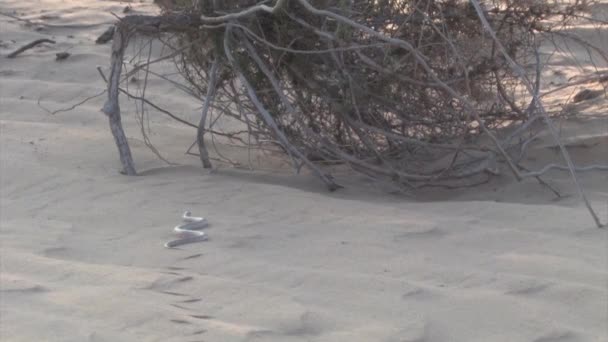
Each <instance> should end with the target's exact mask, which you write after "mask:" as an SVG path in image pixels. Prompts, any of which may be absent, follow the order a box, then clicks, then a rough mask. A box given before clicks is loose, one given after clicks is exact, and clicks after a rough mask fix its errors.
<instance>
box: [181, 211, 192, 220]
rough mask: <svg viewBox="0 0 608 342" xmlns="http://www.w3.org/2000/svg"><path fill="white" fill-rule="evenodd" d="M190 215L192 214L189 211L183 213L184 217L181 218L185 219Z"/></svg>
mask: <svg viewBox="0 0 608 342" xmlns="http://www.w3.org/2000/svg"><path fill="white" fill-rule="evenodd" d="M191 215H192V213H191V212H190V211H189V210H186V211H184V215H183V216H182V217H183V218H187V217H190V216H191Z"/></svg>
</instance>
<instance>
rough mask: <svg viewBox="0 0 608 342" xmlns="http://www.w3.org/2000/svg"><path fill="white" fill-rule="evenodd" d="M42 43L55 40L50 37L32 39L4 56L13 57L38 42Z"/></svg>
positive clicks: (52, 42)
mask: <svg viewBox="0 0 608 342" xmlns="http://www.w3.org/2000/svg"><path fill="white" fill-rule="evenodd" d="M42 43H49V44H55V41H54V40H51V39H46V38H42V39H37V40H34V41H33V42H31V43H29V44H25V45H23V46H22V47H20V48H18V49H17V50H15V51H13V52H11V53H9V54H8V55H6V58H15V57H17V56H18V55H19V54H21V53H22V52H24V51H27V50H29V49H31V48H33V47H35V46H36V45H39V44H42Z"/></svg>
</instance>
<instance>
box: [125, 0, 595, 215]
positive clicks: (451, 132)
mask: <svg viewBox="0 0 608 342" xmlns="http://www.w3.org/2000/svg"><path fill="white" fill-rule="evenodd" d="M585 6H586V3H585V2H580V1H578V0H577V1H574V2H572V3H563V2H558V1H555V2H553V1H547V0H538V1H536V0H495V1H481V2H478V1H477V0H472V1H470V2H469V1H462V0H418V1H415V0H276V1H253V0H230V1H213V0H194V1H193V0H188V1H186V0H181V1H163V2H162V4H161V7H162V8H163V14H162V15H161V16H159V17H141V16H140V17H137V16H131V17H127V18H124V19H123V20H122V21H121V23H120V24H119V26H120V27H121V29H120V30H119V32H134V31H137V32H143V31H146V32H148V33H150V32H155V33H159V34H160V33H162V32H174V33H176V34H175V37H176V38H174V39H173V40H174V41H175V42H176V43H175V44H174V46H182V47H184V48H180V49H179V50H178V49H175V48H174V50H176V51H178V52H179V53H177V54H176V55H175V56H174V57H175V59H176V64H177V66H178V68H179V71H180V73H181V75H182V76H183V77H184V79H185V80H186V82H187V83H188V85H189V89H191V90H192V91H193V92H194V93H195V95H196V96H198V97H199V98H201V99H204V105H203V112H202V116H201V120H200V123H199V125H198V134H197V141H198V146H199V152H200V158H201V162H202V163H203V166H204V167H211V162H210V159H209V155H208V153H207V149H206V146H205V142H204V139H203V137H204V135H205V131H206V130H207V126H208V125H207V123H206V121H207V117H208V113H209V112H210V111H213V110H218V111H220V112H221V114H222V115H226V116H229V117H231V118H233V119H236V120H238V121H240V122H242V123H243V124H244V125H245V126H246V127H247V129H246V131H245V132H244V134H245V135H248V136H249V137H250V138H251V137H253V142H252V143H249V142H248V143H246V144H248V145H254V146H259V145H258V144H259V142H260V141H269V140H270V141H274V142H276V144H277V145H278V146H280V147H281V148H282V150H283V151H284V152H285V155H286V156H288V157H289V158H291V160H292V162H293V164H294V167H296V168H298V169H299V168H300V167H302V166H306V167H307V168H308V169H310V170H312V171H313V172H314V173H315V174H317V175H318V176H319V177H320V178H321V179H322V180H323V181H324V182H325V183H326V184H327V186H328V187H329V188H330V189H332V190H333V189H336V188H338V187H339V186H338V185H337V183H336V182H335V181H334V179H333V178H332V176H331V175H330V174H329V173H328V170H329V168H327V167H325V166H324V165H327V164H330V163H331V164H341V165H347V166H349V167H351V168H352V169H354V170H356V171H358V172H361V173H363V174H366V175H368V176H370V177H373V178H376V179H388V180H390V181H392V182H393V183H394V184H395V185H397V186H400V187H406V188H413V189H416V188H419V187H422V186H429V185H432V186H436V185H445V184H454V183H455V184H470V183H471V182H472V183H475V182H481V181H484V180H485V179H487V177H489V176H490V175H492V174H497V173H499V172H500V168H499V163H505V164H506V165H507V166H508V168H509V169H510V171H511V172H512V173H513V174H514V175H515V177H516V178H518V179H521V178H525V177H539V176H540V175H539V174H538V173H535V172H530V173H527V172H525V171H524V170H525V169H524V168H523V167H522V166H521V165H520V161H521V159H522V158H521V157H522V155H523V154H524V150H525V147H526V145H527V144H528V143H529V142H530V140H531V139H533V137H534V136H535V133H536V132H535V131H533V130H532V129H531V127H532V125H531V123H532V122H535V121H545V122H546V123H548V124H549V125H550V117H549V116H548V115H547V113H546V111H545V109H544V108H543V105H542V102H541V101H540V97H539V92H540V86H541V81H540V78H541V69H542V57H541V56H540V53H539V46H541V44H543V43H544V42H545V41H546V39H547V37H555V36H556V35H558V36H559V35H561V34H562V33H560V27H563V26H565V25H568V24H569V23H570V21H572V20H576V19H577V18H578V17H580V16H581V13H582V11H583V10H584V9H585ZM144 27H145V28H146V29H145V30H144V29H143V28H144ZM579 43H581V44H587V43H585V42H579ZM586 47H587V48H591V49H595V50H597V51H599V52H600V53H601V56H602V57H603V58H605V55H604V54H603V51H601V49H599V48H597V47H593V46H592V45H590V44H589V45H587V46H586ZM219 101H222V102H223V103H229V104H230V105H228V106H217V105H216V104H217V103H218V102H219ZM242 134H243V132H239V133H238V134H237V133H235V134H232V135H231V137H237V136H240V135H242ZM241 141H242V142H243V143H245V140H243V139H242V140H241ZM563 152H564V156H565V158H566V161H567V162H568V164H569V165H568V166H569V167H570V169H571V170H574V166H573V165H571V162H570V161H569V157H568V155H567V151H566V150H565V149H563ZM573 176H574V178H575V180H576V175H575V174H574V173H573ZM463 181H464V183H462V182H463ZM581 196H583V198H584V194H583V193H582V192H581ZM592 212H593V211H592ZM594 218H596V222H597V223H598V224H599V220H598V219H597V217H594Z"/></svg>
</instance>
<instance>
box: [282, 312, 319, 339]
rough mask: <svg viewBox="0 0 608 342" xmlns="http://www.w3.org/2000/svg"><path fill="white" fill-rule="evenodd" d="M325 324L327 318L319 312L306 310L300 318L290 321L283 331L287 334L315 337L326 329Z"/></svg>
mask: <svg viewBox="0 0 608 342" xmlns="http://www.w3.org/2000/svg"><path fill="white" fill-rule="evenodd" d="M325 324H326V320H325V319H323V317H321V316H320V315H319V314H316V313H314V312H310V311H306V312H304V313H303V314H302V315H300V318H299V320H297V321H294V322H291V323H289V324H288V325H287V326H286V327H284V328H283V329H282V331H283V334H285V335H287V336H297V337H315V336H320V335H321V334H322V333H323V332H324V331H325Z"/></svg>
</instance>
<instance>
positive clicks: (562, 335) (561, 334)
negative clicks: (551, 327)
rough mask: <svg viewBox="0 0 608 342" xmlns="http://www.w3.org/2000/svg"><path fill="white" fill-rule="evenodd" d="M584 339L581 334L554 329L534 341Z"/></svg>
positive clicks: (574, 340) (550, 341)
mask: <svg viewBox="0 0 608 342" xmlns="http://www.w3.org/2000/svg"><path fill="white" fill-rule="evenodd" d="M576 341H582V338H581V337H580V336H577V334H575V333H573V332H571V331H554V332H551V333H549V334H547V335H545V336H542V337H539V338H537V339H535V340H534V341H533V342H576Z"/></svg>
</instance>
